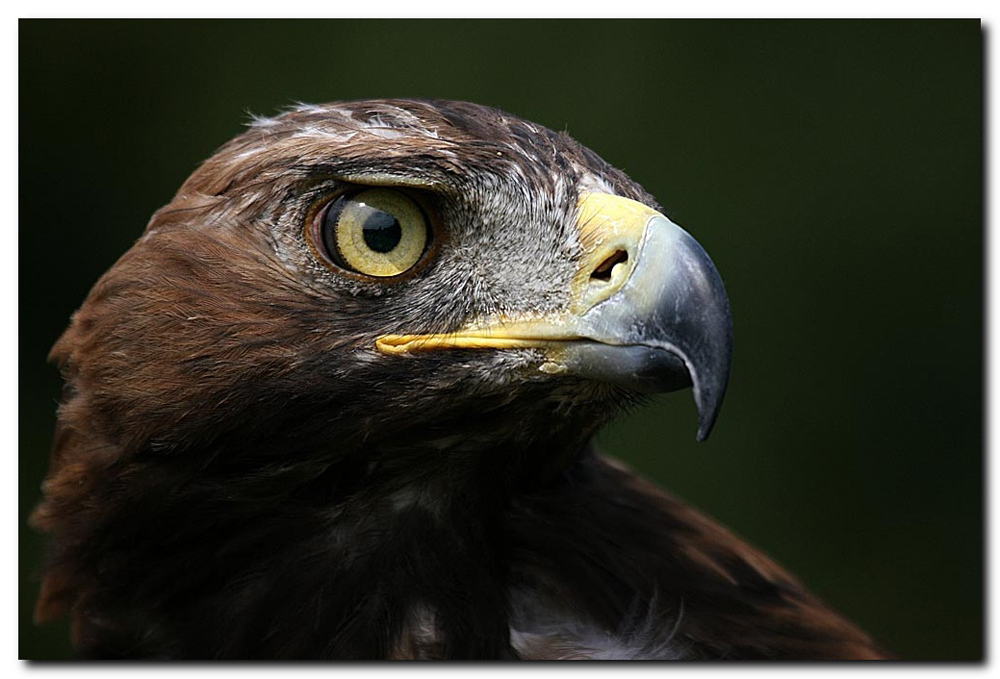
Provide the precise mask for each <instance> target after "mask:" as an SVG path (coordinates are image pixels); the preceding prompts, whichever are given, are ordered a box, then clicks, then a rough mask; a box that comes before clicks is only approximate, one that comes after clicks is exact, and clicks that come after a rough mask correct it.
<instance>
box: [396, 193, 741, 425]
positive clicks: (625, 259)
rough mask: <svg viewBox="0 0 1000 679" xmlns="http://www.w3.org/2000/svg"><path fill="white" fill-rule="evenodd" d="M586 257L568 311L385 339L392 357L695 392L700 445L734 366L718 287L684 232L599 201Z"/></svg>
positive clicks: (595, 196) (583, 224)
mask: <svg viewBox="0 0 1000 679" xmlns="http://www.w3.org/2000/svg"><path fill="white" fill-rule="evenodd" d="M578 208H579V209H578V213H577V222H576V223H577V228H578V230H579V233H580V242H581V244H582V246H583V250H584V255H583V257H582V258H581V261H580V265H579V267H578V269H577V274H576V277H575V279H574V281H573V284H572V288H573V290H572V301H571V303H570V305H569V308H568V309H567V310H565V311H563V312H560V313H558V314H553V315H548V316H545V317H541V318H530V319H500V320H498V321H495V322H491V323H489V324H486V325H477V326H474V327H469V328H467V329H463V330H459V331H457V332H454V333H447V334H438V335H385V336H382V337H380V338H378V340H377V341H376V346H377V348H378V349H379V350H380V351H382V352H384V353H388V354H403V353H413V352H417V351H431V350H440V349H449V348H455V349H509V348H523V347H534V348H540V349H543V350H544V353H545V357H546V359H547V360H546V361H545V362H544V363H543V364H542V365H541V366H540V369H541V370H543V371H545V372H548V373H561V374H572V375H577V376H581V377H586V378H590V379H595V380H601V381H605V382H610V383H614V384H617V385H620V386H623V387H625V388H628V389H634V390H637V391H644V392H666V391H675V390H677V389H682V388H684V387H687V386H693V387H694V400H695V404H696V405H697V406H698V413H699V420H700V422H699V427H698V437H697V438H698V440H699V441H700V440H704V439H705V438H706V437H707V436H708V433H709V431H710V430H711V428H712V425H713V424H714V422H715V419H716V417H717V415H718V413H719V408H720V407H721V405H722V398H723V396H724V395H725V392H726V385H727V384H728V382H729V368H730V362H731V358H732V319H731V317H730V314H729V300H728V298H727V297H726V291H725V287H724V286H723V284H722V278H721V277H720V276H719V272H718V271H717V270H716V268H715V265H714V264H713V263H712V260H711V259H710V258H709V257H708V254H706V252H705V250H704V249H702V247H701V245H699V244H698V242H697V241H696V240H695V239H694V238H692V237H691V235H690V234H688V233H687V232H686V231H684V229H682V228H681V227H679V226H677V225H676V224H674V223H673V222H671V221H670V220H669V219H667V218H666V217H665V216H663V215H662V214H660V213H659V212H657V211H655V210H653V209H652V208H650V207H647V206H646V205H643V204H642V203H638V202H636V201H633V200H629V199H627V198H622V197H619V196H613V195H609V194H603V193H590V194H585V195H584V196H582V197H581V199H580V202H579V206H578Z"/></svg>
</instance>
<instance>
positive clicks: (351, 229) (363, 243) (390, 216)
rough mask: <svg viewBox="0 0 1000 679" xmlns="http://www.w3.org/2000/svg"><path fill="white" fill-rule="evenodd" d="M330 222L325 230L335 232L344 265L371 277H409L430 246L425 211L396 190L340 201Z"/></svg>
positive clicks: (371, 191) (364, 193)
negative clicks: (409, 272) (407, 272)
mask: <svg viewBox="0 0 1000 679" xmlns="http://www.w3.org/2000/svg"><path fill="white" fill-rule="evenodd" d="M325 222H326V223H325V225H324V226H325V228H328V229H329V228H332V229H333V234H332V235H333V238H332V239H330V240H332V241H333V242H332V243H331V244H332V245H334V246H335V248H336V254H337V255H339V256H340V259H342V260H343V264H344V265H345V266H346V267H347V268H348V269H351V270H353V271H356V272H358V273H362V274H365V275H368V276H379V277H386V276H397V275H399V274H401V273H404V272H405V271H407V270H408V269H410V268H411V267H412V266H413V265H414V264H416V263H417V262H418V261H419V260H420V256H421V255H422V254H423V253H424V249H425V248H426V246H427V237H428V233H427V231H428V227H427V220H426V218H425V217H424V213H423V212H422V211H421V209H420V207H419V206H418V205H417V204H416V202H414V200H413V199H412V198H410V197H409V196H407V195H406V194H405V193H402V192H401V191H396V190H394V189H387V188H375V189H368V190H366V191H362V192H361V193H358V194H355V195H353V196H351V197H349V198H342V199H339V200H337V201H334V203H333V204H332V205H331V206H330V210H329V212H328V214H327V216H326V220H325ZM328 237H329V236H328Z"/></svg>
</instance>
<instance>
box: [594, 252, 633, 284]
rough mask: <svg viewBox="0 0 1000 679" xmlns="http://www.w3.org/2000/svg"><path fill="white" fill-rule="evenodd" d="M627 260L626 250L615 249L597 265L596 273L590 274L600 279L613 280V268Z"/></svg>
mask: <svg viewBox="0 0 1000 679" xmlns="http://www.w3.org/2000/svg"><path fill="white" fill-rule="evenodd" d="M627 261H628V253H627V252H625V251H624V250H615V251H614V252H613V253H612V254H611V256H610V257H608V258H607V259H605V260H604V261H603V262H601V263H600V264H599V265H598V266H597V268H596V269H594V273H592V274H590V277H591V278H596V279H597V280H599V281H609V280H611V270H612V269H614V268H615V265H616V264H621V263H622V262H627Z"/></svg>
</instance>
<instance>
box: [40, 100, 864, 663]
mask: <svg viewBox="0 0 1000 679" xmlns="http://www.w3.org/2000/svg"><path fill="white" fill-rule="evenodd" d="M731 334H732V332H731V322H730V315H729V306H728V301H727V298H726V294H725V290H724V288H723V284H722V280H721V278H720V276H719V274H718V272H717V271H716V269H715V267H714V265H713V264H712V262H711V260H710V259H709V257H708V255H706V253H705V252H704V250H703V249H702V248H701V247H700V246H699V245H698V243H697V242H696V241H695V240H694V239H693V238H692V237H691V236H690V235H689V234H687V233H686V232H685V231H684V230H682V229H681V228H680V227H679V226H677V225H675V224H674V223H673V222H671V221H670V220H669V219H668V218H667V217H665V216H664V215H663V214H662V212H661V209H660V207H659V206H658V205H657V203H656V201H655V200H654V199H653V197H652V196H650V195H649V194H648V193H646V192H645V191H644V190H643V189H642V188H641V187H640V186H639V185H638V184H636V183H635V182H633V181H632V180H631V179H629V178H628V177H627V176H626V175H625V174H623V173H622V172H620V171H619V170H616V169H615V168H613V167H610V166H609V165H608V164H607V163H605V162H604V161H603V160H601V159H600V158H599V157H598V156H597V155H595V154H594V153H593V152H592V151H590V150H589V149H587V148H585V147H583V146H581V145H580V144H578V143H577V142H575V141H574V140H573V139H571V138H570V137H568V136H567V135H566V134H561V133H556V132H553V131H550V130H548V129H546V128H544V127H542V126H540V125H535V124H533V123H530V122H527V121H525V120H521V119H519V118H517V117H515V116H512V115H509V114H507V113H504V112H502V111H498V110H494V109H490V108H486V107H483V106H477V105H474V104H468V103H456V102H445V101H422V100H381V101H360V102H348V103H334V104H327V105H321V106H312V105H302V106H298V107H296V108H294V109H293V110H290V111H288V112H286V113H284V114H282V115H279V116H277V117H274V118H269V119H263V118H262V119H256V120H255V121H254V122H253V123H252V124H251V125H250V126H249V129H248V130H247V131H246V132H245V133H243V134H242V135H240V136H238V137H237V138H235V139H234V140H232V141H231V142H229V143H228V144H226V145H225V146H223V147H222V148H221V149H220V150H219V151H218V153H216V154H215V155H214V156H213V157H212V158H210V159H209V160H208V161H206V162H205V163H204V164H203V165H202V166H201V167H200V168H199V169H198V170H197V171H196V172H195V173H194V174H193V175H192V176H191V177H190V178H189V179H188V180H187V182H185V183H184V185H183V186H182V187H181V188H180V190H179V192H178V193H177V195H176V197H175V198H174V199H173V201H172V202H171V203H170V204H169V205H167V206H166V207H164V208H162V209H161V210H159V211H158V212H157V213H156V214H155V215H154V216H153V218H152V220H151V221H150V223H149V225H148V227H147V228H146V231H145V233H144V234H143V235H142V237H141V238H140V240H139V241H138V242H137V243H136V244H135V245H134V247H132V249H131V250H129V251H128V252H127V253H126V254H125V255H124V256H123V257H122V258H121V259H120V260H119V261H118V262H117V263H116V264H115V265H114V266H113V267H112V268H111V269H110V270H109V271H108V272H107V273H106V274H105V275H104V276H103V277H102V278H101V279H100V280H99V281H98V283H97V284H96V285H95V286H94V288H93V290H92V291H91V293H90V295H89V297H88V298H87V300H86V301H85V302H84V304H83V306H82V307H81V308H80V310H79V311H77V312H76V314H75V315H74V316H73V319H72V323H71V325H70V327H69V329H68V330H67V331H66V333H65V334H64V335H63V336H62V338H61V339H60V340H59V341H58V343H57V344H56V345H55V348H54V349H53V352H52V358H53V359H54V360H55V361H56V362H57V363H58V365H59V366H60V368H61V369H62V372H63V375H64V378H65V392H64V395H63V398H62V403H61V405H60V408H59V423H58V429H57V431H56V435H55V442H54V448H53V453H52V460H51V469H50V473H49V476H48V479H47V481H46V482H45V497H44V499H43V501H42V503H41V504H40V506H39V507H38V509H37V510H36V512H35V514H34V517H33V522H34V525H36V526H37V527H38V528H40V529H41V530H43V531H45V532H46V533H48V534H49V536H50V554H49V557H48V560H47V563H46V567H45V574H44V582H43V587H42V591H41V594H40V597H39V600H38V605H37V618H38V619H39V620H40V621H46V620H50V619H53V618H55V617H58V616H61V615H66V614H68V615H69V616H70V618H71V620H72V630H73V641H74V645H75V647H76V649H77V651H78V653H79V654H80V655H81V656H82V657H90V658H186V659H208V658H225V659H246V658H272V659H273V658H277V659H291V658H312V659H315V658H329V659H375V658H465V659H472V658H478V659H488V658H494V659H496V658H500V659H505V658H510V659H513V658H525V659H542V658H797V659H810V658H812V659H815V658H849V657H850V658H873V657H879V656H880V655H881V654H882V652H881V651H880V650H879V649H878V647H877V646H876V645H875V644H874V643H873V642H872V640H871V639H870V638H869V637H868V636H867V635H866V634H864V633H863V632H861V631H859V630H858V629H856V628H855V627H854V626H852V625H851V624H850V623H848V622H846V621H845V620H843V619H842V618H840V617H839V616H838V615H837V614H835V613H833V612H831V611H830V610H829V609H827V608H826V607H824V606H823V605H822V604H821V603H820V602H818V601H817V600H816V599H815V598H814V597H813V596H811V595H810V594H809V593H807V592H806V591H805V590H804V589H803V588H802V587H801V586H800V585H799V584H798V583H797V582H796V581H795V580H794V579H792V578H791V577H790V576H789V575H787V574H786V573H784V572H783V571H782V570H781V569H780V568H779V567H777V566H776V565H775V564H774V563H772V562H771V561H770V560H769V559H768V558H767V557H765V556H763V555H762V554H760V553H759V552H756V551H754V550H753V549H751V548H750V547H748V546H747V545H746V544H744V543H743V542H741V541H740V540H739V539H737V538H736V537H734V536H733V535H731V534H730V533H728V532H727V531H726V530H725V529H723V528H721V527H719V526H718V525H716V524H714V523H712V522H711V521H709V520H707V519H706V518H704V517H702V516H701V515H699V514H698V513H697V512H695V511H694V510H692V509H690V508H689V507H687V506H685V505H683V504H681V503H680V502H678V501H677V500H675V499H673V498H672V497H671V496H669V495H668V494H666V493H664V492H663V491H661V490H660V489H658V488H656V487H654V486H652V485H650V484H649V483H647V482H645V481H643V480H641V479H640V478H638V477H637V476H636V475H635V474H633V473H631V472H630V471H629V470H627V469H625V468H623V467H622V466H621V465H620V464H618V463H615V462H613V461H610V460H608V459H607V458H605V457H603V456H602V455H601V454H599V453H598V452H597V451H596V450H595V449H594V446H593V445H592V443H591V441H592V439H593V436H594V434H595V432H596V431H597V430H598V429H599V428H600V427H601V426H602V425H604V424H605V423H607V422H608V420H609V419H611V418H612V417H614V416H615V414H616V413H618V412H619V411H620V410H621V409H622V408H623V407H624V406H627V405H629V404H633V403H636V402H639V401H641V400H642V399H643V398H645V395H646V394H649V393H652V392H657V391H669V390H674V389H680V388H685V387H688V386H691V387H692V388H693V392H694V398H695V401H696V403H697V406H698V409H699V412H700V417H701V424H700V428H699V437H704V436H706V435H707V434H708V432H709V430H710V428H711V426H712V424H713V422H714V420H715V417H716V414H717V413H718V410H719V406H720V403H721V401H722V398H723V394H724V392H725V389H726V384H727V381H728V376H729V364H730V356H731Z"/></svg>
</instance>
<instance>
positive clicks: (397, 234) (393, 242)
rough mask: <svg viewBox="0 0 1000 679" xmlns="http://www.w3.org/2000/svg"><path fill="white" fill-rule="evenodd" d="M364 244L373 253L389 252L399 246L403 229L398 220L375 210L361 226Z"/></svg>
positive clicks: (386, 213)
mask: <svg viewBox="0 0 1000 679" xmlns="http://www.w3.org/2000/svg"><path fill="white" fill-rule="evenodd" d="M361 232H362V234H363V235H364V238H365V243H366V244H367V245H368V247H370V248H371V249H372V250H374V251H375V252H391V251H392V250H394V249H395V248H396V246H397V245H399V241H400V240H401V239H402V237H403V229H402V228H401V227H400V226H399V220H398V219H396V218H395V217H393V216H392V215H391V214H389V213H388V212H382V211H381V210H377V211H375V212H372V213H371V214H370V215H368V216H367V217H366V218H365V223H364V224H362V225H361Z"/></svg>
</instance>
